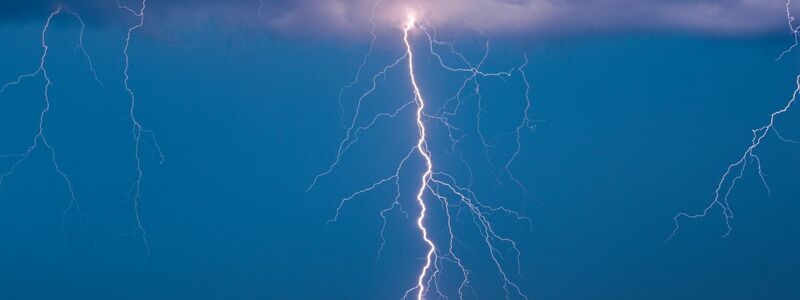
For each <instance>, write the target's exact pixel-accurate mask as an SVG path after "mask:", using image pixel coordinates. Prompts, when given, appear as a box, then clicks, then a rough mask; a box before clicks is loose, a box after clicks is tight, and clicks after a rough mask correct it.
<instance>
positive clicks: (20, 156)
mask: <svg viewBox="0 0 800 300" xmlns="http://www.w3.org/2000/svg"><path fill="white" fill-rule="evenodd" d="M63 12H66V13H68V14H70V15H72V16H73V17H75V18H76V19H77V20H78V22H80V24H81V29H80V35H79V37H78V44H77V45H76V48H75V49H76V50H77V49H80V50H81V53H82V54H83V55H84V57H85V58H86V60H87V62H88V64H89V71H90V72H91V73H92V75H93V76H94V79H95V81H96V82H97V83H98V84H99V85H100V86H101V87H102V86H103V84H102V82H101V81H100V79H99V78H98V77H97V73H96V72H95V70H94V66H93V64H92V59H91V57H90V56H89V54H88V52H87V51H86V49H85V48H84V46H83V34H84V29H85V27H86V25H85V24H84V23H83V19H81V17H80V15H78V14H77V13H75V12H72V11H71V10H69V9H67V8H65V7H63V6H61V5H59V6H58V7H57V8H56V9H55V10H54V11H52V12H51V13H50V15H49V16H48V17H47V21H46V22H45V24H44V26H43V27H42V31H41V48H42V55H41V56H40V58H39V67H38V68H37V69H36V70H35V71H34V72H31V73H27V74H21V75H19V76H17V79H16V80H15V81H12V82H9V83H6V84H4V85H3V86H2V87H0V95H2V93H3V92H5V91H6V89H8V88H10V87H12V86H15V85H18V84H20V83H22V81H23V80H25V79H28V78H33V77H36V76H39V75H41V76H42V78H44V80H45V84H44V87H43V89H44V103H45V106H44V108H43V109H42V111H41V112H40V113H39V123H38V131H37V132H36V135H34V137H33V142H32V143H31V145H30V146H28V147H27V149H25V151H23V152H22V153H13V154H6V155H2V156H0V157H14V158H16V160H14V161H13V162H12V164H11V166H10V167H9V168H8V169H7V170H6V171H5V172H3V173H1V174H0V188H2V187H3V184H4V183H5V180H6V179H7V178H8V177H9V176H11V175H13V174H14V172H15V171H16V170H17V168H18V167H19V166H20V165H21V164H22V163H24V162H25V161H26V160H27V159H28V158H30V156H31V154H33V151H34V150H36V149H37V148H38V147H39V146H43V147H45V148H46V149H47V151H48V152H50V161H51V162H52V164H53V168H54V169H55V171H56V173H58V175H59V176H61V178H62V179H63V180H64V183H65V184H66V186H67V189H68V190H69V197H70V202H69V205H68V206H67V208H66V209H65V210H64V212H63V213H62V214H61V235H62V238H63V239H64V241H63V243H62V244H61V246H60V247H59V248H61V247H63V246H65V245H66V243H67V241H68V239H67V234H66V229H65V224H66V222H67V218H68V217H69V216H70V215H71V214H72V212H73V211H76V212H77V213H78V214H79V215H80V217H81V218H85V217H86V216H85V215H84V214H83V211H82V210H81V207H80V205H79V203H78V199H77V197H76V193H75V189H74V188H73V184H72V180H71V179H70V177H69V176H68V175H67V174H66V173H65V172H64V170H63V168H62V167H61V165H60V164H59V163H58V159H57V158H56V151H55V148H53V146H52V145H50V143H49V142H48V141H47V135H46V134H45V119H46V117H47V114H48V112H50V108H51V101H50V87H51V86H52V85H53V81H52V80H51V79H50V75H49V73H48V71H47V67H46V61H47V56H48V50H49V49H50V47H49V46H48V45H47V39H46V38H47V32H48V30H49V29H50V25H51V24H52V21H53V19H54V18H55V17H56V16H58V15H60V14H61V13H63Z"/></svg>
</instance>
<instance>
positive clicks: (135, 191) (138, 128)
mask: <svg viewBox="0 0 800 300" xmlns="http://www.w3.org/2000/svg"><path fill="white" fill-rule="evenodd" d="M117 7H118V8H120V9H124V10H126V11H128V12H129V13H131V14H132V15H133V16H135V17H136V18H137V19H138V21H137V23H136V24H134V25H133V26H131V27H129V28H128V34H127V35H126V37H125V48H124V49H123V51H122V52H123V55H124V57H125V68H124V70H123V84H124V86H125V91H126V92H127V93H128V96H129V98H130V109H129V113H130V118H131V124H132V125H133V126H132V127H133V128H132V133H133V139H134V144H135V146H134V148H135V150H134V157H135V158H136V180H135V181H134V182H133V184H132V185H131V189H130V192H131V193H130V194H131V198H132V200H133V211H134V216H135V218H136V228H135V229H134V231H133V233H132V234H133V235H136V234H140V235H141V238H142V242H143V243H144V247H145V253H146V254H145V256H146V257H149V256H150V243H149V242H148V240H147V230H145V228H144V225H143V223H142V216H141V209H140V207H139V205H140V202H141V199H142V180H143V174H144V172H143V171H142V157H141V147H142V134H147V135H149V136H150V138H151V141H152V143H153V147H154V148H155V150H156V152H157V153H158V155H159V157H160V161H159V163H161V164H163V163H164V154H163V152H161V148H160V147H159V145H158V142H157V140H156V136H155V133H153V132H152V131H150V130H148V129H144V128H143V127H142V125H141V124H140V123H139V121H138V120H137V119H136V113H135V112H136V95H135V94H134V93H133V90H132V89H131V87H130V84H129V79H130V75H129V74H128V70H129V69H130V57H129V55H128V49H129V48H130V45H131V36H132V35H133V32H134V31H136V30H137V29H139V28H141V27H142V26H144V12H145V9H146V8H147V0H142V2H141V6H140V7H139V9H138V10H136V9H133V8H131V7H129V6H127V5H123V4H122V3H120V2H119V0H117Z"/></svg>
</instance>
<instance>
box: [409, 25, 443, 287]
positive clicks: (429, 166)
mask: <svg viewBox="0 0 800 300" xmlns="http://www.w3.org/2000/svg"><path fill="white" fill-rule="evenodd" d="M415 23H416V20H415V18H414V16H413V15H409V18H408V20H407V21H406V26H405V28H404V29H403V42H404V43H405V45H406V56H408V76H409V78H410V80H411V85H412V86H413V87H414V99H415V100H416V101H417V128H418V129H419V140H417V147H416V149H417V151H419V154H420V155H422V157H423V158H424V159H425V172H424V173H423V174H422V178H421V182H420V186H419V191H418V192H417V203H419V207H420V212H419V217H418V218H417V227H418V228H419V231H420V232H421V233H422V239H423V240H424V241H425V243H426V244H428V246H429V247H430V249H428V253H427V254H426V255H425V266H423V267H422V270H421V271H420V273H419V278H418V279H417V299H418V300H422V296H423V295H424V294H425V283H424V280H425V276H426V274H427V273H428V269H429V268H430V267H431V256H433V253H434V252H435V251H436V245H434V244H433V241H431V240H430V239H429V238H428V229H427V228H425V223H424V222H425V212H426V211H427V210H428V208H427V206H425V199H423V195H424V194H425V190H426V189H427V188H428V181H429V180H430V179H431V174H432V173H433V162H432V160H431V153H430V152H429V151H428V141H427V140H426V139H425V138H426V129H425V123H423V122H422V112H423V110H424V109H425V99H424V98H422V93H421V92H420V91H419V86H417V79H416V77H415V75H414V51H411V43H410V42H409V41H408V32H409V31H411V29H412V28H414V24H415Z"/></svg>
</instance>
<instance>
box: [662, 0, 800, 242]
mask: <svg viewBox="0 0 800 300" xmlns="http://www.w3.org/2000/svg"><path fill="white" fill-rule="evenodd" d="M791 3H792V1H791V0H787V1H786V18H787V23H788V26H789V30H790V32H791V34H792V38H793V40H794V42H793V44H792V45H791V46H789V48H787V49H786V50H784V51H783V52H781V53H780V55H778V57H777V58H776V60H780V59H782V58H783V57H784V56H785V55H786V54H788V53H789V52H791V51H792V50H793V49H794V48H795V47H797V44H798V40H800V27H799V26H797V25H795V24H794V21H795V18H794V16H793V15H792V13H791ZM795 86H796V88H795V90H794V92H793V93H792V96H791V98H789V100H788V101H787V102H786V104H785V105H784V106H783V107H782V108H780V109H779V110H777V111H775V112H773V113H772V114H770V116H769V121H768V122H767V123H766V124H765V125H763V126H761V127H758V128H755V129H753V130H752V138H751V140H750V145H748V147H747V148H746V149H745V151H744V152H743V153H742V155H741V156H740V157H739V159H737V160H736V161H735V162H733V163H732V164H730V165H728V167H727V168H726V169H725V172H724V173H723V174H722V177H721V178H720V180H719V182H718V183H717V188H716V189H715V190H714V198H713V200H712V201H711V202H710V203H709V204H708V205H707V206H706V207H705V208H704V209H703V210H702V211H701V212H699V213H687V212H681V213H678V214H677V215H675V216H674V217H673V221H674V223H675V227H674V228H673V230H672V233H671V234H670V235H669V237H668V238H667V241H669V240H671V239H672V238H673V237H675V235H676V234H677V232H678V230H679V229H680V219H681V218H687V219H691V220H695V219H698V218H703V217H706V216H708V214H709V213H710V212H711V210H712V209H713V208H714V207H717V206H719V207H720V208H721V209H722V215H723V216H724V218H725V227H726V231H725V233H724V234H723V235H722V236H723V237H727V236H728V235H730V233H731V230H732V226H731V219H733V210H732V209H731V206H730V203H729V197H730V195H731V192H732V191H733V190H734V189H735V188H736V183H737V182H739V181H740V180H741V179H742V177H743V176H744V174H745V171H746V170H747V167H748V166H749V165H755V168H756V172H757V174H758V178H759V180H761V183H762V184H763V185H764V189H765V190H766V191H767V193H768V194H771V193H772V191H771V190H770V187H769V184H768V183H767V180H766V177H765V174H764V169H763V166H762V164H761V158H760V157H759V156H758V154H757V153H756V151H757V150H758V149H759V146H761V142H762V141H763V140H764V138H766V137H767V135H769V134H770V133H774V134H775V136H776V137H777V138H778V139H779V140H781V141H784V142H787V143H793V144H798V143H799V142H798V141H795V140H792V139H788V138H785V137H784V136H782V135H781V134H780V132H779V131H778V129H777V128H776V127H775V123H776V121H777V120H778V118H779V117H780V116H781V115H783V114H784V113H786V112H787V111H789V110H790V109H791V108H792V107H793V106H794V105H795V102H796V99H797V96H798V93H800V75H798V76H797V77H796V78H795Z"/></svg>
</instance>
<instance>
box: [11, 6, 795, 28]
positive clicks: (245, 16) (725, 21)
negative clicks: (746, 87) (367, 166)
mask: <svg viewBox="0 0 800 300" xmlns="http://www.w3.org/2000/svg"><path fill="white" fill-rule="evenodd" d="M63 2H64V3H65V4H66V5H67V6H69V7H72V8H73V9H74V10H76V11H79V12H80V13H81V14H83V15H84V17H85V18H90V19H93V20H99V21H98V23H108V22H111V21H114V20H116V19H118V18H119V17H120V16H121V15H122V14H121V13H120V10H119V9H117V8H116V3H115V2H114V1H113V0H108V1H91V0H89V1H87V0H83V1H78V0H65V1H63ZM57 3H59V2H58V1H54V0H32V1H22V0H16V1H12V2H10V3H9V2H6V3H3V4H2V7H1V9H0V18H2V20H4V21H14V20H25V19H30V18H35V17H41V16H43V15H46V14H47V12H48V11H49V10H51V9H52V8H53V7H55V6H56V5H57ZM123 3H126V4H128V5H130V6H132V7H137V6H138V5H140V4H139V2H138V1H124V2H123ZM374 3H375V1H374V0H349V1H344V0H297V1H289V0H283V1H280V0H264V2H263V7H262V9H261V10H260V12H261V17H259V14H258V13H259V7H261V6H262V3H261V2H260V1H259V0H232V1H211V0H195V1H189V0H160V1H159V0H149V2H148V9H149V11H148V14H150V15H152V16H155V17H159V18H169V19H172V20H174V21H177V22H184V21H186V20H187V19H203V20H208V19H213V20H216V21H219V22H224V23H230V24H246V25H253V26H265V27H267V28H270V29H272V30H277V31H283V32H312V33H320V34H324V33H337V34H346V33H349V32H359V33H360V32H363V30H364V29H365V24H366V21H367V20H368V19H369V17H370V14H371V11H372V7H373V5H374ZM409 8H410V9H412V10H415V11H418V13H419V14H423V15H424V16H425V17H426V18H427V19H429V20H431V21H432V22H433V23H434V24H437V25H441V26H451V27H461V26H471V24H475V25H477V26H478V27H480V28H482V29H483V30H486V31H490V32H494V33H511V34H534V33H553V32H556V33H557V32H582V31H659V30H672V31H685V32H700V33H712V34H726V35H741V34H758V33H764V32H769V31H775V30H781V29H783V28H785V27H786V16H785V2H783V1H782V0H429V1H424V0H420V1H414V0H384V1H382V2H380V6H379V7H378V9H377V11H376V14H375V20H376V23H378V26H381V27H394V26H397V24H398V22H402V19H403V18H405V15H406V13H407V11H408V10H409Z"/></svg>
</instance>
